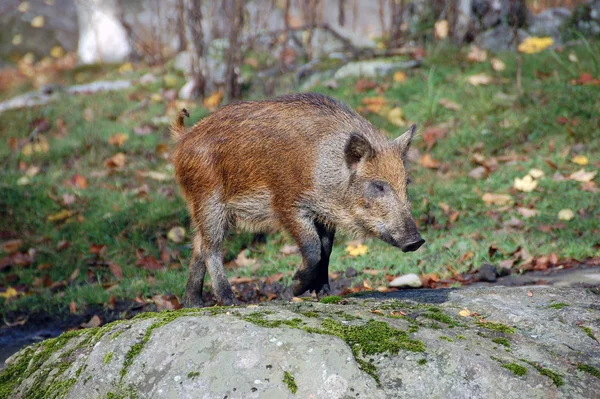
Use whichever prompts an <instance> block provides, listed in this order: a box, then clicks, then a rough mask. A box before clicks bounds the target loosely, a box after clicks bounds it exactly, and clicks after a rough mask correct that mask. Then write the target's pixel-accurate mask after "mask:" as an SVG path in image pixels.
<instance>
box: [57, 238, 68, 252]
mask: <svg viewBox="0 0 600 399" xmlns="http://www.w3.org/2000/svg"><path fill="white" fill-rule="evenodd" d="M70 246H71V243H70V242H69V241H67V240H60V241H59V242H58V244H56V250H57V251H58V252H61V251H64V250H65V249H67V248H69V247H70Z"/></svg>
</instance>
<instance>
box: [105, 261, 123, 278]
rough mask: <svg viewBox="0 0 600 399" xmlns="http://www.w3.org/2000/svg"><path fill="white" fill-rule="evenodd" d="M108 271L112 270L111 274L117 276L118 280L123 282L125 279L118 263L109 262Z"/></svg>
mask: <svg viewBox="0 0 600 399" xmlns="http://www.w3.org/2000/svg"><path fill="white" fill-rule="evenodd" d="M108 270H110V273H111V274H112V275H113V276H115V278H116V279H117V280H121V279H122V278H123V271H122V270H121V266H119V265H117V264H116V263H114V262H108Z"/></svg>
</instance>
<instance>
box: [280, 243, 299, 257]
mask: <svg viewBox="0 0 600 399" xmlns="http://www.w3.org/2000/svg"><path fill="white" fill-rule="evenodd" d="M279 252H280V253H282V254H283V255H292V254H296V253H298V246H297V245H289V244H285V245H284V246H283V248H281V249H280V250H279Z"/></svg>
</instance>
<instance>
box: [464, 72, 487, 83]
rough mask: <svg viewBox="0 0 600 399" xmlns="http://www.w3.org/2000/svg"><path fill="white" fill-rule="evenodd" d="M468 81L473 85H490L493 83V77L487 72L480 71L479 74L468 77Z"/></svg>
mask: <svg viewBox="0 0 600 399" xmlns="http://www.w3.org/2000/svg"><path fill="white" fill-rule="evenodd" d="M467 83H469V84H470V85H472V86H481V85H489V84H490V83H492V77H491V76H489V75H486V74H485V73H479V74H477V75H471V76H469V77H467Z"/></svg>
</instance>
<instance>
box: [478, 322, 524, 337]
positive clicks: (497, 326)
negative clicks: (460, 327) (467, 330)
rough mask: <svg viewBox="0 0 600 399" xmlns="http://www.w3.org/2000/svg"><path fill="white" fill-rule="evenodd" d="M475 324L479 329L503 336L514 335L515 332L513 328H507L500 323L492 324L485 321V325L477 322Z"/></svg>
mask: <svg viewBox="0 0 600 399" xmlns="http://www.w3.org/2000/svg"><path fill="white" fill-rule="evenodd" d="M475 324H477V325H478V326H479V327H483V328H487V329H488V330H492V331H497V332H501V333H505V334H514V333H515V331H517V330H516V329H514V328H513V327H509V326H507V325H505V324H502V323H494V322H492V321H487V322H485V323H483V322H481V321H477V322H476V323H475Z"/></svg>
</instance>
